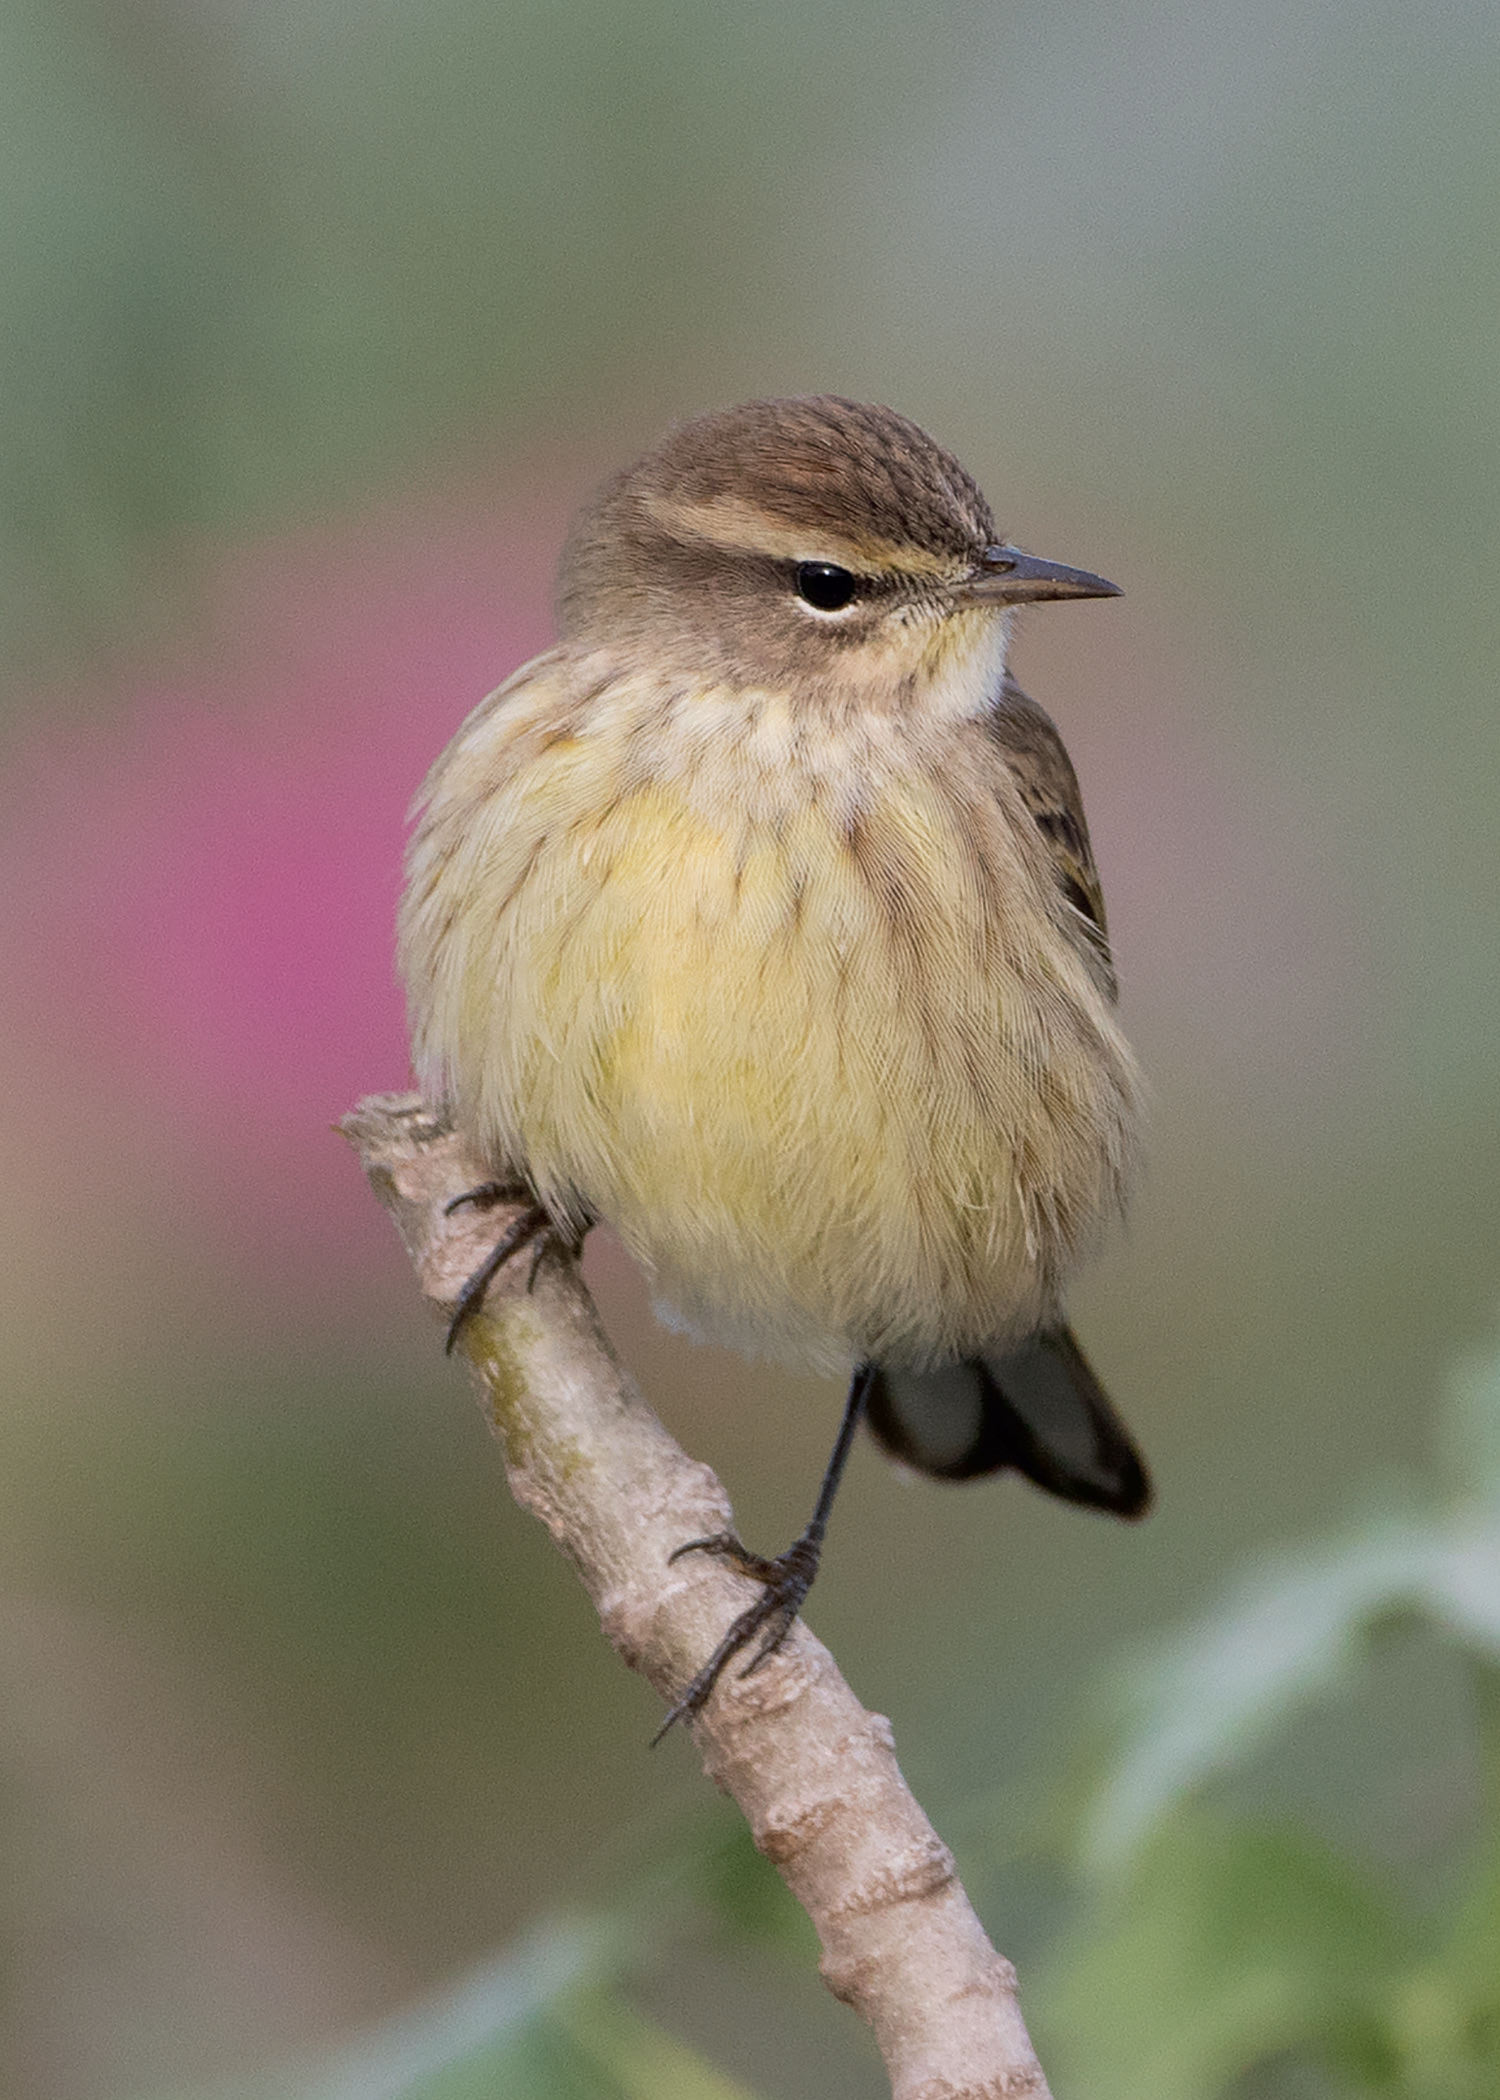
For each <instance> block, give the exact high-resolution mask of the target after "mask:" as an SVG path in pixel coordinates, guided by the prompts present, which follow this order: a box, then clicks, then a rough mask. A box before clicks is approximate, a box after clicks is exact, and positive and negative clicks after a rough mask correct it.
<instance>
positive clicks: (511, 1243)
mask: <svg viewBox="0 0 1500 2100" xmlns="http://www.w3.org/2000/svg"><path fill="white" fill-rule="evenodd" d="M515 1195H516V1191H515V1188H514V1186H507V1184H506V1183H505V1182H503V1181H482V1182H480V1184H479V1186H478V1187H477V1188H472V1189H465V1190H464V1193H463V1194H462V1195H461V1196H455V1197H454V1198H453V1201H452V1202H451V1203H446V1204H444V1206H443V1215H444V1217H448V1218H451V1217H452V1215H453V1213H454V1212H455V1211H456V1210H462V1209H463V1207H464V1206H465V1204H472V1205H473V1206H474V1208H475V1209H476V1210H492V1209H493V1208H494V1206H495V1205H496V1204H497V1203H505V1202H514V1200H515ZM556 1233H557V1228H556V1226H555V1225H554V1224H553V1222H552V1215H551V1213H550V1211H547V1210H544V1209H543V1207H542V1205H541V1204H540V1203H530V1204H528V1205H527V1207H526V1208H525V1210H523V1211H521V1212H519V1213H518V1214H517V1216H516V1217H515V1218H514V1219H513V1220H512V1221H511V1223H510V1224H509V1225H508V1226H507V1227H506V1229H505V1231H504V1232H502V1233H501V1235H500V1237H499V1239H498V1240H496V1242H495V1244H494V1246H493V1247H491V1249H490V1251H489V1253H488V1254H487V1255H486V1256H485V1257H484V1260H483V1261H482V1262H481V1263H480V1264H479V1267H478V1268H477V1269H476V1270H475V1271H474V1273H473V1275H472V1276H470V1277H469V1278H468V1279H467V1280H466V1281H465V1283H464V1287H463V1289H462V1290H461V1291H460V1292H459V1294H458V1299H457V1302H456V1304H455V1305H454V1308H453V1317H452V1319H451V1320H450V1321H449V1322H448V1339H447V1341H446V1342H445V1343H444V1344H443V1349H444V1353H445V1354H446V1355H449V1356H451V1355H452V1354H453V1345H454V1343H455V1342H456V1341H457V1340H458V1337H459V1335H460V1334H461V1333H462V1331H463V1328H464V1323H465V1322H466V1321H467V1320H469V1319H471V1318H472V1317H473V1315H474V1313H475V1312H477V1311H478V1309H479V1307H480V1306H481V1305H482V1304H483V1303H484V1294H485V1292H486V1291H487V1290H488V1289H489V1287H490V1285H491V1284H492V1283H493V1282H494V1280H495V1278H496V1277H497V1276H498V1275H499V1273H500V1271H501V1270H502V1269H503V1268H504V1267H505V1264H506V1263H507V1262H508V1261H509V1260H510V1258H511V1256H512V1255H513V1254H519V1253H520V1251H521V1249H522V1248H523V1247H524V1246H526V1245H527V1244H528V1242H530V1241H532V1240H539V1239H541V1238H542V1237H543V1235H546V1236H547V1237H549V1238H555V1237H556ZM544 1251H545V1248H544V1246H538V1247H537V1249H536V1251H535V1252H534V1254H533V1255H532V1258H531V1275H530V1276H529V1277H528V1278H527V1283H526V1288H527V1289H528V1290H530V1288H531V1286H532V1284H533V1283H534V1282H535V1281H536V1270H537V1263H538V1262H539V1261H540V1260H541V1258H542V1255H543V1253H544Z"/></svg>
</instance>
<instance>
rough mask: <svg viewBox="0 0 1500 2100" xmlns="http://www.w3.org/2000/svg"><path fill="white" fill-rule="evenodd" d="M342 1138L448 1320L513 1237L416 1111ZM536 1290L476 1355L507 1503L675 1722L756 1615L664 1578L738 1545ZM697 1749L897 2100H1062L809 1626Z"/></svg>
mask: <svg viewBox="0 0 1500 2100" xmlns="http://www.w3.org/2000/svg"><path fill="white" fill-rule="evenodd" d="M341 1127H342V1129H343V1131H344V1133H345V1135H346V1136H347V1137H348V1138H349V1140H350V1142H351V1143H352V1144H353V1145H354V1146H355V1147H356V1149H357V1150H358V1152H359V1154H360V1157H361V1159H362V1161H363V1163H364V1167H365V1171H366V1173H367V1174H368V1175H369V1177H370V1180H371V1183H372V1184H373V1186H374V1188H375V1191H376V1193H377V1195H378V1196H379V1197H380V1199H381V1201H382V1202H383V1203H384V1204H385V1205H386V1207H387V1208H388V1209H389V1210H390V1212H391V1214H392V1216H393V1217H394V1219H395V1221H396V1225H397V1228H398V1230H399V1231H400V1233H401V1237H402V1239H403V1240H404V1241H405V1243H406V1247H407V1250H408V1252H409V1253H410V1255H411V1257H412V1260H413V1262H414V1263H415V1265H416V1268H417V1273H418V1276H419V1278H420V1280H421V1285H422V1289H423V1291H424V1293H425V1294H426V1296H427V1297H428V1298H429V1299H430V1300H431V1301H432V1303H433V1304H434V1306H435V1307H436V1308H437V1309H438V1310H439V1311H441V1312H446V1311H448V1310H450V1309H451V1307H452V1304H453V1301H454V1299H455V1298H456V1296H457V1294H458V1290H459V1287H460V1285H461V1284H462V1283H463V1281H464V1279H465V1277H466V1276H468V1275H469V1274H470V1273H471V1271H472V1270H473V1269H474V1268H475V1267H476V1266H477V1265H478V1263H479V1262H480V1261H481V1260H482V1259H483V1257H484V1255H485V1253H486V1252H487V1251H488V1248H489V1246H490V1245H491V1244H492V1242H493V1240H494V1237H495V1235H496V1233H497V1232H498V1231H499V1230H501V1229H503V1226H504V1223H505V1216H504V1212H503V1210H502V1211H495V1210H491V1211H489V1212H488V1213H485V1214H482V1215H481V1214H476V1213H475V1212H474V1210H473V1209H471V1208H466V1209H461V1210H459V1211H457V1212H455V1213H454V1214H453V1215H452V1216H451V1217H449V1216H446V1215H445V1214H444V1205H445V1204H446V1203H447V1202H448V1201H449V1200H450V1199H451V1198H452V1197H454V1196H455V1195H459V1194H461V1193H462V1192H463V1191H464V1190H465V1189H467V1188H472V1187H474V1186H475V1185H476V1184H477V1183H479V1182H482V1181H484V1180H486V1179H487V1178H489V1177H488V1176H487V1174H486V1172H485V1170H484V1169H483V1167H482V1166H481V1165H480V1164H479V1163H478V1162H476V1161H475V1160H473V1159H470V1158H466V1157H465V1156H464V1152H463V1148H462V1146H461V1145H460V1143H459V1141H458V1139H457V1138H456V1137H455V1136H454V1135H453V1134H452V1133H451V1132H450V1131H448V1130H447V1129H445V1128H444V1126H443V1125H442V1124H441V1123H440V1122H438V1121H437V1120H436V1119H435V1118H434V1117H433V1116H432V1115H431V1114H430V1112H428V1111H427V1110H426V1109H425V1108H424V1107H423V1104H422V1102H421V1101H420V1099H419V1098H418V1097H417V1096H416V1095H414V1094H406V1095H379V1096H375V1097H372V1098H371V1099H370V1100H367V1101H364V1102H362V1103H361V1104H360V1106H359V1108H358V1109H357V1110H356V1111H355V1112H354V1114H353V1115H351V1116H349V1117H347V1118H346V1119H345V1121H344V1123H343V1125H342V1126H341ZM524 1200H525V1197H524V1194H522V1193H521V1192H518V1194H517V1205H518V1207H519V1205H520V1204H521V1203H523V1202H524ZM531 1268H532V1265H531V1262H530V1260H529V1259H528V1258H526V1257H522V1258H520V1259H518V1260H517V1261H515V1262H513V1263H512V1264H511V1265H510V1266H509V1268H508V1269H507V1270H505V1271H503V1272H502V1274H501V1275H500V1276H499V1277H498V1278H497V1279H496V1281H495V1283H494V1284H493V1285H492V1286H491V1289H490V1293H489V1297H488V1299H487V1301H486V1304H485V1306H484V1308H483V1310H482V1311H481V1312H480V1314H479V1315H478V1316H477V1317H476V1318H474V1319H473V1320H471V1321H470V1322H469V1323H468V1324H467V1326H466V1328H465V1330H464V1344H465V1347H466V1348H467V1350H468V1353H469V1355H470V1357H471V1358H472V1360H473V1363H474V1366H475V1369H476V1370H477V1372H478V1374H479V1378H480V1382H481V1387H482V1394H483V1400H484V1404H485V1407H486V1409H487V1412H488V1414H489V1418H490V1420H491V1422H492V1423H493V1425H494V1428H495V1431H496V1434H497V1435H498V1436H499V1438H500V1441H501V1443H502V1445H503V1447H504V1452H505V1462H506V1470H507V1473H508V1475H509V1479H510V1485H511V1489H512V1491H513V1493H514V1494H515V1497H516V1499H517V1501H518V1502H520V1503H522V1504H523V1505H524V1507H526V1508H527V1509H529V1510H531V1511H533V1512H534V1514H535V1515H537V1516H538V1517H540V1518H541V1520H542V1522H543V1523H544V1524H545V1525H546V1526H547V1528H548V1530H549V1531H550V1532H551V1533H552V1536H553V1537H554V1538H555V1539H556V1540H557V1542H558V1544H559V1545H560V1546H561V1547H562V1549H563V1551H564V1552H565V1553H566V1554H567V1556H568V1558H569V1559H570V1560H571V1561H572V1562H573V1564H574V1566H575V1567H576V1568H577V1570H578V1572H579V1574H580V1576H581V1577H582V1579H583V1583H584V1587H585V1588H586V1589H587V1590H588V1593H589V1595H590V1596H591V1597H592V1598H593V1600H594V1604H595V1606H596V1608H597V1610H598V1613H599V1618H600V1623H601V1624H602V1626H603V1628H604V1630H605V1632H606V1633H607V1634H608V1635H609V1638H610V1639H611V1641H613V1643H614V1645H615V1647H616V1648H617V1649H618V1650H619V1651H620V1653H621V1655H622V1656H623V1657H624V1658H625V1660H626V1661H627V1662H628V1663H629V1664H630V1665H631V1667H632V1669H636V1670H640V1671H641V1672H642V1673H643V1674H644V1675H645V1676H646V1677H647V1678H649V1679H650V1681H651V1683H652V1684H653V1685H654V1686H655V1687H656V1689H657V1690H658V1691H659V1692H660V1693H661V1695H662V1697H663V1698H664V1699H668V1700H670V1699H671V1698H672V1697H673V1696H674V1695H675V1694H676V1693H678V1692H680V1690H681V1688H682V1687H683V1685H685V1684H686V1683H687V1682H688V1680H689V1679H690V1678H691V1676H692V1675H693V1672H694V1670H695V1669H696V1668H697V1667H698V1665H699V1664H700V1663H701V1662H702V1660H703V1658H704V1656H705V1655H707V1654H709V1653H710V1652H711V1650H712V1649H713V1647H714V1645H715V1643H716V1641H717V1640H718V1638H719V1635H720V1633H721V1632H722V1631H723V1629H724V1627H725V1626H726V1625H727V1624H728V1623H729V1621H730V1619H731V1618H733V1617H734V1615H735V1613H736V1612H737V1611H739V1610H740V1609H741V1608H742V1607H743V1605H744V1603H745V1601H746V1578H745V1577H743V1576H740V1575H737V1574H734V1573H733V1572H731V1571H730V1570H729V1569H727V1568H725V1567H724V1566H723V1565H722V1564H720V1563H718V1562H716V1561H714V1560H711V1559H709V1558H708V1557H707V1556H703V1555H690V1556H688V1557H687V1558H686V1559H683V1560H679V1561H677V1562H675V1563H671V1564H669V1556H670V1554H671V1552H672V1549H673V1547H674V1546H680V1545H681V1544H682V1543H683V1541H684V1540H686V1539H693V1538H701V1537H704V1536H706V1535H708V1534H710V1533H713V1532H721V1531H728V1530H731V1529H732V1528H733V1526H732V1519H731V1513H730V1508H729V1503H728V1500H727V1498H726V1496H725V1494H724V1491H723V1489H722V1488H721V1487H720V1485H719V1483H718V1481H717V1480H716V1479H715V1477H714V1475H713V1474H712V1473H711V1472H710V1471H709V1469H708V1467H707V1466H704V1465H699V1464H697V1463H696V1462H695V1461H693V1460H692V1459H690V1458H688V1457H687V1456H686V1454H685V1453H684V1452H683V1451H682V1450H681V1449H680V1448H679V1447H678V1445H677V1444H676V1443H674V1442H673V1440H672V1438H671V1437H669V1436H668V1435H667V1433H666V1431H665V1430H664V1429H663V1428H662V1426H661V1424H660V1422H658V1421H657V1419H656V1417H655V1415H654V1414H652V1412H651V1410H650V1409H649V1408H648V1407H647V1406H646V1404H645V1402H644V1401H643V1400H642V1398H641V1396H640V1394H639V1393H638V1392H637V1390H636V1388H635V1386H634V1384H633V1383H632V1381H631V1380H630V1379H629V1378H628V1377H627V1375H626V1374H625V1372H624V1371H623V1369H622V1368H621V1366H620V1364H619V1363H618V1362H617V1361H616V1359H615V1356H614V1354H613V1352H612V1351H611V1349H610V1346H609V1343H608V1341H607V1340H606V1338H605V1336H604V1333H603V1330H602V1328H601V1327H600V1325H599V1320H598V1315H597V1314H596V1312H595V1310H594V1305H593V1301H592V1299H591V1298H590V1297H589V1294H588V1292H587V1291H586V1290H585V1289H584V1286H583V1283H582V1280H581V1279H580V1277H579V1275H578V1271H577V1267H576V1265H575V1264H574V1263H572V1262H570V1261H567V1260H565V1259H563V1258H562V1257H560V1256H558V1255H556V1254H554V1253H550V1252H549V1253H548V1254H547V1255H546V1256H545V1257H544V1258H543V1260H542V1261H541V1263H540V1265H539V1266H538V1268H537V1270H536V1273H535V1276H534V1279H532V1278H531ZM529 1279H530V1288H528V1280H529ZM692 1733H693V1737H694V1740H695V1741H696V1743H697V1745H698V1748H699V1750H700V1751H701V1753H702V1756H703V1762H704V1767H705V1769H706V1770H707V1772H708V1774H709V1777H710V1778H711V1779H712V1780H713V1781H714V1782H715V1784H716V1785H717V1786H719V1787H721V1788H722V1789H723V1790H724V1791H725V1792H726V1793H728V1794H731V1795H732V1796H733V1797H734V1799H735V1800H736V1801H737V1802H738V1803H739V1805H740V1807H741V1808H742V1809H743V1811H744V1813H745V1815H746V1817H747V1818H748V1820H749V1823H750V1828H751V1831H752V1833H753V1835H754V1838H755V1842H756V1844H757V1845H758V1846H759V1848H760V1850H761V1851H762V1852H763V1853H764V1854H765V1855H766V1857H767V1858H768V1859H770V1860H771V1861H773V1862H774V1864H775V1865H776V1867H777V1868H778V1869H779V1871H780V1872H781V1874H782V1876H783V1878H784V1879H785V1881H786V1883H787V1886H788V1887H789V1888H790V1890H791V1892H792V1894H793V1895H794V1896H795V1897H796V1898H797V1900H798V1901H799V1902H800V1903H801V1904H802V1905H803V1907H804V1908H805V1909H806V1911H807V1913H808V1915H809V1916H810V1917H811V1919H812V1921H813V1923H814V1925H815V1926H816V1928H817V1931H818V1936H819V1938H820V1940H821V1942H822V1947H823V1958H822V1964H821V1966H822V1973H823V1977H824V1980H825V1982H826V1983H827V1984H828V1987H829V1989H830V1990H831V1991H832V1992H833V1993H834V1995H835V1996H836V1997H839V1998H842V1999H844V2000H845V2001H846V2002H847V2003H848V2004H849V2005H851V2006H853V2008H854V2009H855V2011H856V2012H858V2013H859V2014H860V2015H861V2017H862V2018H864V2019H866V2020H868V2021H869V2023H870V2025H871V2026H872V2027H873V2029H874V2030H875V2037H876V2040H877V2042H878V2043H879V2045H880V2050H881V2053H882V2055H883V2056H884V2058H885V2062H886V2067H887V2069H888V2071H889V2073H890V2079H891V2089H892V2094H893V2100H1022V2096H1024V2100H1049V2096H1048V2089H1047V2082H1046V2079H1045V2078H1044V2077H1043V2075H1042V2069H1041V2066H1040V2064H1039V2063H1038V2062H1037V2059H1036V2055H1035V2052H1034V2051H1033V2049H1032V2047H1031V2043H1030V2040H1029V2038H1028V2036H1027V2033H1026V2029H1025V2026H1024V2024H1023V2023H1022V2019H1021V2014H1020V2009H1019V2007H1018V2005H1017V2002H1016V1978H1015V1971H1014V1970H1013V1969H1012V1967H1011V1965H1010V1963H1009V1962H1008V1961H1006V1960H1004V1959H1003V1957H1002V1956H1000V1955H998V1954H997V1953H996V1952H995V1950H994V1949H993V1947H991V1945H990V1943H989V1941H988V1939H987V1938H986V1937H985V1934H984V1930H983V1928H982V1926H981V1925H980V1923H979V1920H978V1918H977V1917H976V1916H975V1914H974V1911H973V1908H972V1906H971V1905H970V1903H969V1899H968V1897H967V1896H966V1895H965V1893H964V1891H963V1888H962V1886H961V1885H960V1883H959V1880H958V1877H957V1875H956V1873H955V1871H954V1865H953V1859H952V1856H951V1854H950V1853H949V1851H948V1849H947V1847H946V1846H945V1845H944V1844H943V1843H942V1841H941V1839H940V1838H939V1837H938V1836H937V1833H936V1832H935V1831H934V1830H933V1828H932V1825H931V1824H930V1823H929V1822H928V1820H927V1818H926V1816H925V1815H924V1814H923V1813H922V1810H921V1809H920V1807H919V1806H918V1805H917V1803H916V1801H915V1800H914V1799H913V1798H912V1795H911V1794H910V1792H909V1791H908V1789H907V1786H906V1782H905V1781H904V1780H903V1778H902V1777H901V1773H900V1770H899V1768H898V1766H897V1764H896V1758H895V1752H894V1748H893V1745H892V1740H891V1730H890V1724H889V1722H887V1721H886V1720H885V1719H884V1718H883V1717H882V1716H880V1715H878V1714H870V1713H866V1712H865V1710H864V1708H863V1707H862V1706H861V1705H860V1704H859V1702H858V1700H856V1699H855V1697H854V1695H853V1693H852V1692H851V1691H850V1690H849V1687H848V1686H847V1685H846V1684H845V1682H844V1680H843V1678H842V1677H841V1676H840V1675H839V1673H838V1670H837V1668H836V1667H835V1665H834V1662H833V1658H832V1656H830V1655H829V1653H828V1651H827V1649H826V1648H824V1647H823V1645H822V1643H821V1642H820V1641H818V1640H817V1639H816V1638H815V1637H814V1636H813V1635H812V1634H811V1633H809V1632H808V1630H807V1629H806V1627H804V1626H801V1625H798V1626H797V1627H795V1628H794V1629H793V1631H792V1633H791V1636H790V1638H789V1639H788V1640H787V1643H786V1645H785V1647H784V1648H783V1649H782V1651H781V1653H780V1654H779V1655H777V1656H775V1657H773V1658H772V1659H771V1660H769V1661H768V1662H767V1663H766V1664H765V1665H764V1666H763V1667H762V1668H761V1669H759V1670H758V1671H757V1672H756V1674H755V1675H754V1676H753V1677H750V1678H748V1679H745V1678H741V1677H739V1676H737V1675H735V1674H733V1673H727V1674H726V1675H725V1677H724V1678H723V1680H722V1681H721V1683H720V1684H719V1685H718V1686H717V1687H716V1689H715V1691H714V1693H713V1696H712V1698H711V1699H710V1701H709V1703H708V1706H707V1707H706V1709H705V1710H704V1712H703V1713H702V1714H701V1715H700V1716H699V1717H698V1719H697V1720H696V1721H694V1722H693V1723H692Z"/></svg>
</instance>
